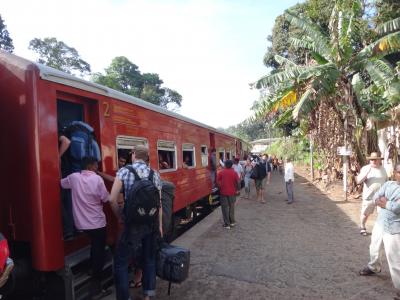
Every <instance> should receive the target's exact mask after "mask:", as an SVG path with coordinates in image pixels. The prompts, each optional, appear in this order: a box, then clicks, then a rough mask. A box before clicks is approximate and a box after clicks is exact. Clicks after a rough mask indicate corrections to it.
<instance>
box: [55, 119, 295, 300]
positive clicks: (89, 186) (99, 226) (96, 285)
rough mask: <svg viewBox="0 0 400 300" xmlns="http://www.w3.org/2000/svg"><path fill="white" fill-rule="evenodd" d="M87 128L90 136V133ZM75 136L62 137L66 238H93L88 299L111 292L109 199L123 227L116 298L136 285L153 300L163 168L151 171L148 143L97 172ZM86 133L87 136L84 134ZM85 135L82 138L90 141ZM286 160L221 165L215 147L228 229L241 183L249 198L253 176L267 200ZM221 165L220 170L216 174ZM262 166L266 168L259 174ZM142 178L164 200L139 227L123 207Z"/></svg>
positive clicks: (213, 166) (213, 172) (212, 165)
mask: <svg viewBox="0 0 400 300" xmlns="http://www.w3.org/2000/svg"><path fill="white" fill-rule="evenodd" d="M81 123H82V122H81ZM81 123H79V124H77V125H76V126H75V129H74V130H76V128H78V130H80V129H79V128H81V125H85V126H86V129H90V127H89V126H88V125H87V124H81ZM86 129H85V130H86ZM85 132H86V134H88V131H85ZM89 132H90V130H89ZM73 135H74V133H73V131H72V130H68V128H67V129H65V130H63V131H62V132H61V133H60V135H59V150H60V158H61V169H62V179H61V187H62V205H63V225H64V226H63V228H64V239H65V240H70V239H72V238H73V237H74V236H75V235H76V234H79V233H85V234H86V235H87V236H88V237H89V239H90V242H91V251H90V254H91V272H92V280H91V283H90V293H89V299H101V298H103V297H105V296H107V295H109V294H110V290H107V289H104V288H103V286H102V283H101V281H102V275H103V274H102V273H103V267H104V263H105V255H106V253H105V246H106V226H107V222H106V216H105V214H104V212H103V205H104V204H105V203H107V202H108V203H110V205H111V208H112V211H113V213H114V214H115V216H116V218H117V219H118V220H119V222H120V224H121V225H122V227H123V230H122V232H121V234H120V237H119V240H118V243H117V245H116V247H115V249H114V280H115V289H116V299H118V300H127V299H130V293H129V288H136V287H142V289H143V295H144V299H149V298H150V297H153V296H155V289H156V251H157V243H158V241H159V239H160V238H162V237H163V228H162V209H161V207H162V206H161V189H162V181H161V178H160V174H159V172H157V171H155V170H152V169H151V168H150V166H149V149H148V148H147V147H146V146H144V145H136V146H134V147H133V149H132V150H131V151H129V152H128V153H125V156H124V155H122V153H119V154H120V155H119V158H118V170H117V172H116V175H115V177H114V176H111V175H109V174H105V173H102V172H100V171H99V170H98V162H99V158H96V157H94V156H91V155H87V156H84V157H83V158H82V159H80V160H79V159H76V157H74V156H73V155H72V152H74V151H76V150H74V149H71V148H73V142H71V140H73V139H74V136H73ZM78 136H79V135H78ZM80 137H82V134H81V135H80ZM83 137H85V138H86V136H85V135H83ZM85 138H83V139H82V140H81V142H82V141H83V143H85V142H86V143H88V140H85ZM93 138H94V137H93ZM90 143H92V141H90ZM93 153H94V152H93ZM282 164H283V162H282V160H278V159H276V158H275V157H271V158H269V159H268V156H267V155H266V154H265V155H263V156H262V157H258V156H255V155H254V156H249V157H248V158H247V159H246V160H245V161H239V158H234V159H233V160H225V161H223V160H222V159H221V160H220V161H219V163H218V164H217V161H216V151H215V149H211V154H210V161H209V170H210V176H211V179H212V182H213V188H215V187H218V188H219V192H220V202H221V210H222V214H223V220H224V224H223V225H224V227H225V228H231V227H234V226H235V217H234V206H235V201H236V196H237V195H238V194H239V193H240V188H241V184H242V185H244V187H245V196H244V197H246V198H249V195H250V180H254V182H255V186H256V190H257V200H258V201H260V202H261V203H265V201H264V198H263V197H264V192H263V190H264V185H265V178H267V179H266V181H267V182H268V183H269V180H270V176H271V171H272V170H278V169H280V168H281V167H282ZM191 165H192V163H191V158H190V156H187V155H186V156H185V157H184V160H183V163H182V166H183V168H188V167H189V166H191ZM290 166H292V165H291V163H290V162H289V163H288V164H286V169H288V170H289V167H290ZM158 167H159V170H162V169H168V168H170V166H169V164H168V162H167V161H166V160H164V159H163V157H162V156H160V157H159V166H158ZM291 168H292V173H291V174H292V175H291V176H292V177H291V179H290V181H291V182H293V179H294V178H293V167H291ZM217 169H219V171H218V174H217ZM261 169H263V170H265V171H264V172H262V171H258V172H255V170H261ZM289 171H290V170H289ZM255 173H257V174H256V175H255ZM288 174H289V173H288ZM141 179H146V180H147V179H150V180H151V181H152V183H153V184H154V186H155V187H156V189H157V190H158V194H159V196H158V198H159V199H158V201H159V202H160V203H159V205H158V217H157V222H153V223H151V224H150V223H149V224H140V225H138V224H135V225H132V224H125V223H126V222H125V219H124V217H125V215H124V213H123V207H124V205H125V203H126V201H128V199H127V195H128V194H129V192H130V189H131V188H132V187H133V185H134V182H135V181H136V180H141ZM105 181H109V182H112V188H111V192H110V193H109V192H108V191H107V189H106V186H105ZM289 199H291V200H290V201H289V202H288V203H291V201H293V198H289ZM132 268H133V269H134V277H133V280H129V271H130V269H132Z"/></svg>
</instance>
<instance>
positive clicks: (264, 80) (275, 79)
mask: <svg viewBox="0 0 400 300" xmlns="http://www.w3.org/2000/svg"><path fill="white" fill-rule="evenodd" d="M297 76H298V72H296V70H294V69H290V68H289V69H287V70H286V69H285V70H283V71H280V72H277V73H273V74H269V75H266V76H263V77H261V78H260V79H259V80H257V81H256V82H255V83H253V84H252V86H254V87H256V88H257V89H262V88H267V87H271V86H276V85H279V84H281V83H284V82H287V81H293V80H294V79H295V78H296V77H297Z"/></svg>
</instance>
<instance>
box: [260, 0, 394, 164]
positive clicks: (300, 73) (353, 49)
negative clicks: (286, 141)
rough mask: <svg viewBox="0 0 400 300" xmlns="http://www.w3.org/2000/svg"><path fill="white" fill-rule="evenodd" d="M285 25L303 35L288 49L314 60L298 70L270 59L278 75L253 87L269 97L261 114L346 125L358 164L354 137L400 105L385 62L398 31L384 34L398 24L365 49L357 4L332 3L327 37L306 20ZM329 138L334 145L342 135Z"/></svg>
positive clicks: (289, 16)
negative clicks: (304, 52)
mask: <svg viewBox="0 0 400 300" xmlns="http://www.w3.org/2000/svg"><path fill="white" fill-rule="evenodd" d="M285 19H286V20H287V21H288V22H290V24H291V25H293V26H295V27H297V28H298V29H300V30H301V31H302V35H301V36H300V37H299V38H297V37H291V38H290V43H291V45H292V46H293V47H295V48H301V49H306V50H308V51H309V52H310V54H311V55H312V58H313V59H312V61H311V62H310V63H309V64H298V63H296V62H294V61H292V60H290V59H287V58H285V57H282V56H279V55H276V56H275V60H276V61H277V62H278V63H279V64H280V68H281V69H280V71H279V72H276V73H274V74H270V75H267V76H265V77H263V78H261V79H260V80H259V81H258V82H257V83H256V86H257V87H258V88H264V89H269V91H271V92H270V93H268V94H267V97H266V103H265V105H264V106H263V108H262V109H263V110H264V111H263V112H262V113H264V114H265V113H266V112H269V111H274V110H275V111H281V112H282V114H281V120H282V119H292V118H293V119H308V121H309V122H310V123H311V124H316V123H318V124H319V123H321V122H329V121H331V119H330V118H329V117H328V116H329V115H333V117H334V118H336V119H337V120H338V123H337V124H339V126H341V124H343V123H346V122H347V121H348V122H347V123H350V124H349V126H348V127H347V128H346V126H344V127H345V128H343V130H342V131H341V134H348V142H353V141H354V143H353V146H354V147H355V150H356V155H357V158H358V160H359V161H360V162H362V161H363V157H364V155H363V153H362V143H361V142H360V139H359V138H357V137H359V136H361V135H362V134H358V133H357V132H358V131H361V132H362V131H363V129H364V128H365V125H366V123H367V118H368V117H369V116H373V117H375V118H379V117H380V116H381V113H382V112H384V111H385V110H387V109H389V108H390V107H393V106H394V105H397V104H398V103H400V97H399V93H400V82H399V78H398V76H397V74H396V72H395V70H394V68H393V66H391V65H390V64H389V63H387V61H385V59H384V57H385V56H386V55H388V54H391V53H396V52H399V51H400V31H397V30H395V31H394V32H392V33H389V32H391V30H390V29H393V28H397V24H398V22H399V21H398V19H395V20H393V21H390V22H388V23H385V24H382V26H381V27H380V28H379V29H377V32H378V33H379V34H380V36H381V37H380V38H378V39H376V40H375V41H373V42H372V43H370V44H369V45H365V40H364V39H363V37H364V34H363V32H364V30H365V28H366V26H365V24H366V21H365V20H364V19H363V18H362V5H361V2H360V1H357V0H354V1H350V0H337V1H336V3H335V7H334V8H333V10H332V14H331V18H330V19H329V34H328V35H327V34H326V33H325V32H324V30H323V29H321V27H320V26H318V24H315V23H314V22H312V21H310V19H309V18H307V17H304V16H298V15H296V14H294V13H293V12H291V11H287V12H286V13H285ZM392 31H393V30H392ZM319 108H324V110H325V111H328V112H329V113H328V114H324V115H323V116H324V119H321V116H322V114H314V113H315V112H316V110H318V109H319ZM313 116H314V117H315V118H314V119H313V118H312V117H313ZM327 117H328V118H327ZM344 121H346V122H344ZM324 134H326V133H324ZM350 137H354V139H351V138H350ZM334 138H335V141H336V142H337V140H338V138H340V139H341V140H342V139H343V135H342V136H340V137H334ZM375 146H376V145H375ZM333 150H335V149H333ZM329 151H332V149H329Z"/></svg>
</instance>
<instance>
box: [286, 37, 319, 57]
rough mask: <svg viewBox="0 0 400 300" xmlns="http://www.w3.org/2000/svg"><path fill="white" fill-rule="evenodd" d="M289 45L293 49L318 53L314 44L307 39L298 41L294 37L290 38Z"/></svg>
mask: <svg viewBox="0 0 400 300" xmlns="http://www.w3.org/2000/svg"><path fill="white" fill-rule="evenodd" d="M289 43H290V45H291V46H292V47H293V48H295V49H307V50H310V51H312V52H314V53H318V49H317V47H316V46H315V44H314V43H313V42H311V41H309V40H307V39H298V38H295V37H290V38H289ZM320 56H321V55H320Z"/></svg>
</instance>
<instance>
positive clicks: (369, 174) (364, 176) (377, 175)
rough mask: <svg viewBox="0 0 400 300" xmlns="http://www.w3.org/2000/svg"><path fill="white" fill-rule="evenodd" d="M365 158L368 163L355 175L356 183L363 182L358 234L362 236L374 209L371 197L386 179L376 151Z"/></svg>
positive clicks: (365, 233) (365, 232) (365, 231)
mask: <svg viewBox="0 0 400 300" xmlns="http://www.w3.org/2000/svg"><path fill="white" fill-rule="evenodd" d="M367 159H368V160H369V164H368V165H366V166H364V167H362V168H361V170H360V174H359V175H358V176H357V184H361V183H364V185H363V193H362V205H361V214H360V234H362V235H364V236H366V235H367V230H366V228H365V224H366V223H367V219H368V216H369V215H370V214H372V213H373V212H374V209H375V205H374V203H373V201H372V197H373V196H374V194H375V192H376V191H378V190H379V188H380V187H381V186H382V185H383V184H384V183H385V182H386V180H387V175H386V171H385V168H384V167H383V166H382V164H381V161H382V159H383V158H382V157H380V156H379V155H378V153H377V152H372V153H371V155H370V156H369V157H367Z"/></svg>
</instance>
